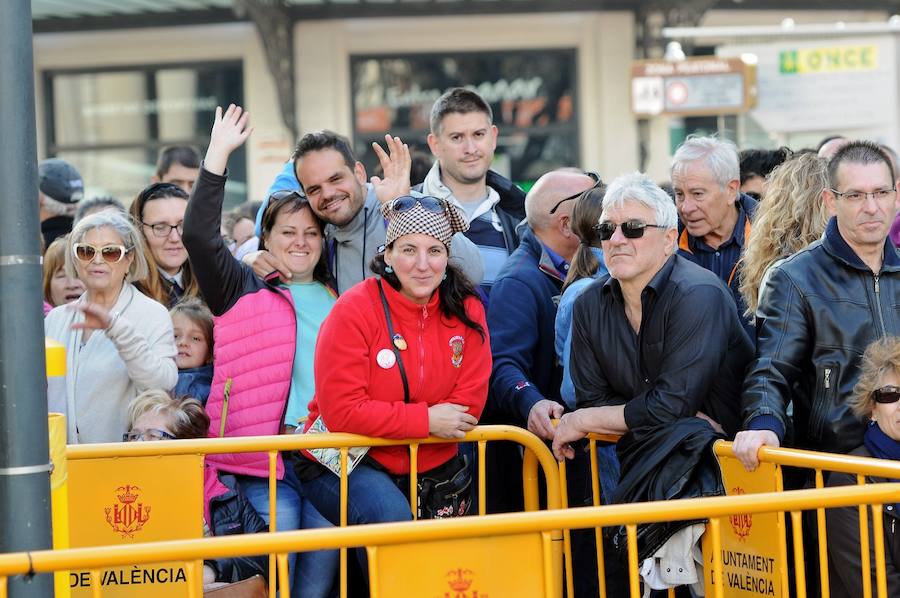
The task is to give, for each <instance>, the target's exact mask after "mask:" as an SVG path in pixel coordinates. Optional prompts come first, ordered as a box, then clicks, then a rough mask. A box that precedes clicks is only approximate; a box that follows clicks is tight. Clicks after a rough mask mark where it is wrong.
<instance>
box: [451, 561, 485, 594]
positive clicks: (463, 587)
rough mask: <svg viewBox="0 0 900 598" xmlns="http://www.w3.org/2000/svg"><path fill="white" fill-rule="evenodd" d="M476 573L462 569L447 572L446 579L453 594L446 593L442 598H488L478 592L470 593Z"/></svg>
mask: <svg viewBox="0 0 900 598" xmlns="http://www.w3.org/2000/svg"><path fill="white" fill-rule="evenodd" d="M474 573H475V572H474V571H472V570H471V569H463V568H462V567H458V568H456V569H452V570H450V571H447V573H446V575H445V576H444V577H446V578H447V585H448V586H450V589H451V590H452V592H444V595H443V596H441V597H440V598H488V595H487V594H484V593H481V594H479V593H478V590H472V591H471V592H470V591H469V589H470V588H471V587H472V584H473V583H474V581H475V575H474Z"/></svg>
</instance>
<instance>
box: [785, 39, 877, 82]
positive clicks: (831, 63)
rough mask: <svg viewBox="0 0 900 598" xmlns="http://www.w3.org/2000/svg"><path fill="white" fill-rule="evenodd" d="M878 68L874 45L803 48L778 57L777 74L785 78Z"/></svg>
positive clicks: (788, 51)
mask: <svg viewBox="0 0 900 598" xmlns="http://www.w3.org/2000/svg"><path fill="white" fill-rule="evenodd" d="M877 67H878V48H877V46H875V45H866V46H832V47H827V48H802V49H795V50H782V51H781V52H779V53H778V70H779V72H780V73H781V74H782V75H811V74H817V73H837V72H845V71H870V70H874V69H875V68H877Z"/></svg>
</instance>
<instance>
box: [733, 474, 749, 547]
mask: <svg viewBox="0 0 900 598" xmlns="http://www.w3.org/2000/svg"><path fill="white" fill-rule="evenodd" d="M731 494H732V495H741V494H746V492H745V491H744V489H743V488H741V487H740V486H736V487H734V488H732V489H731ZM728 522H729V523H730V524H731V530H732V531H733V532H734V535H736V536H737V537H738V539H739V540H740V541H741V542H746V541H747V536H749V535H750V528H751V527H753V515H752V514H750V513H736V514H734V515H731V516H729V517H728Z"/></svg>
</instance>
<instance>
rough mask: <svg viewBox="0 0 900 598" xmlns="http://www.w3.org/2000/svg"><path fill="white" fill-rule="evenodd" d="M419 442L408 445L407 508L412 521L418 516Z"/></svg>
mask: <svg viewBox="0 0 900 598" xmlns="http://www.w3.org/2000/svg"><path fill="white" fill-rule="evenodd" d="M418 505H419V443H418V442H414V443H412V444H410V445H409V508H410V509H411V510H412V516H413V521H416V520H417V519H418V518H419V509H418Z"/></svg>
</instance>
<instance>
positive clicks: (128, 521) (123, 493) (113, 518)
mask: <svg viewBox="0 0 900 598" xmlns="http://www.w3.org/2000/svg"><path fill="white" fill-rule="evenodd" d="M140 491H141V489H140V488H139V487H137V486H130V485H126V486H119V487H118V488H116V498H117V499H118V501H119V502H118V504H114V505H112V506H110V507H105V508H104V509H103V510H104V511H105V512H106V522H107V523H109V525H110V527H112V528H113V530H115V531H116V532H118V533H120V534H122V537H123V538H133V537H134V534H135V533H136V532H139V531H141V528H143V527H144V524H145V523H147V521H149V519H150V506H149V505H145V504H144V503H142V502H138V497H139V496H140Z"/></svg>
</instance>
